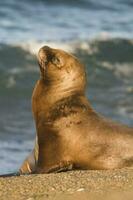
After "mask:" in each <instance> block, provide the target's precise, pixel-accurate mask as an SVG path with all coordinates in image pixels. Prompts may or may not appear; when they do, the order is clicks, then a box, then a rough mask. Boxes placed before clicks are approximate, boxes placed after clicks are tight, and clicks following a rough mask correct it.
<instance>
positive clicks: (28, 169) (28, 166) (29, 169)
mask: <svg viewBox="0 0 133 200" xmlns="http://www.w3.org/2000/svg"><path fill="white" fill-rule="evenodd" d="M37 161H38V139H37V137H36V140H35V147H34V149H33V150H32V152H31V153H30V155H29V156H28V157H27V158H26V159H25V160H24V162H23V164H22V165H21V167H20V169H19V172H20V174H31V173H33V172H34V171H35V169H36V165H37Z"/></svg>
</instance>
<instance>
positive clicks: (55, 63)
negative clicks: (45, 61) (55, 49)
mask: <svg viewBox="0 0 133 200" xmlns="http://www.w3.org/2000/svg"><path fill="white" fill-rule="evenodd" d="M52 63H53V64H54V65H56V66H57V67H58V68H61V67H62V65H61V61H60V59H59V58H58V57H56V56H54V57H53V58H52Z"/></svg>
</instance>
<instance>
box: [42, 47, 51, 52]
mask: <svg viewBox="0 0 133 200" xmlns="http://www.w3.org/2000/svg"><path fill="white" fill-rule="evenodd" d="M42 49H43V50H45V51H49V50H50V49H51V48H50V47H49V46H44V47H42Z"/></svg>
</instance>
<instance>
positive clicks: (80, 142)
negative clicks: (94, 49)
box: [20, 46, 133, 174]
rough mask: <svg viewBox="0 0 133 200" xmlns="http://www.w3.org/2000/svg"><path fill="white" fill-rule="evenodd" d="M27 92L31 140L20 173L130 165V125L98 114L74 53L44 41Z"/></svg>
mask: <svg viewBox="0 0 133 200" xmlns="http://www.w3.org/2000/svg"><path fill="white" fill-rule="evenodd" d="M38 62H39V67H40V79H39V80H38V82H37V83H36V86H35V89H34V91H33V95H32V111H33V116H34V119H35V124H36V132H37V137H36V144H35V148H34V150H33V152H32V154H31V155H30V156H29V157H28V158H27V159H26V160H25V162H24V163H23V165H22V167H21V168H20V173H21V174H23V173H49V172H61V171H67V170H72V169H116V168H122V167H127V166H133V128H131V127H127V126H126V125H122V124H118V123H115V122H113V121H111V120H109V119H106V118H105V117H103V116H101V115H99V114H97V112H96V111H95V110H94V109H93V108H92V107H91V105H90V102H89V100H88V99H87V98H86V96H85V87H86V74H85V69H84V66H83V65H82V64H81V63H80V62H79V60H78V59H77V58H76V57H74V56H73V55H71V54H69V53H67V52H65V51H63V50H59V49H53V48H50V47H48V46H44V47H42V48H41V49H40V50H39V53H38Z"/></svg>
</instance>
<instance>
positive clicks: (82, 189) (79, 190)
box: [77, 188, 85, 192]
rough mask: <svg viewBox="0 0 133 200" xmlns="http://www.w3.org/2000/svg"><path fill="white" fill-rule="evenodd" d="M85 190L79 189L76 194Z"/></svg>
mask: <svg viewBox="0 0 133 200" xmlns="http://www.w3.org/2000/svg"><path fill="white" fill-rule="evenodd" d="M84 190H85V189H84V188H79V189H78V190H77V192H82V191H84Z"/></svg>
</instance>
